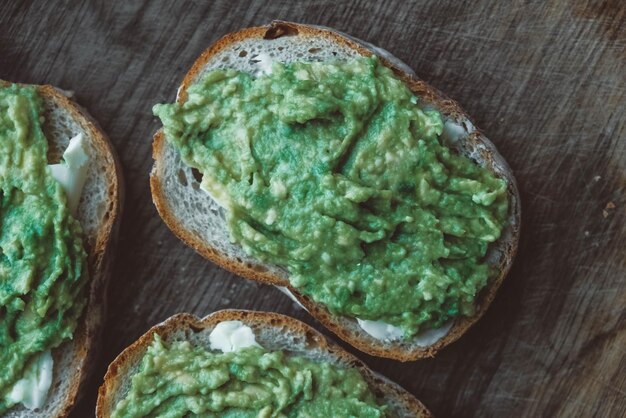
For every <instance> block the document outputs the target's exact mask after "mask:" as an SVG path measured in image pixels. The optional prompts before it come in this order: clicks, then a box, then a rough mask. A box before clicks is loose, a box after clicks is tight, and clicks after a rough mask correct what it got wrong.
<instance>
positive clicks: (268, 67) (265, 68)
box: [256, 53, 272, 74]
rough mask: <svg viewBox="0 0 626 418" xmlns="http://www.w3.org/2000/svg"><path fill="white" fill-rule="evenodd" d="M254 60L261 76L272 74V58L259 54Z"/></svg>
mask: <svg viewBox="0 0 626 418" xmlns="http://www.w3.org/2000/svg"><path fill="white" fill-rule="evenodd" d="M256 60H258V62H257V65H258V66H259V70H260V71H261V74H272V57H270V56H269V55H267V54H264V53H260V54H259V55H258V56H257V57H256Z"/></svg>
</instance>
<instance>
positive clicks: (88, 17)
mask: <svg viewBox="0 0 626 418" xmlns="http://www.w3.org/2000/svg"><path fill="white" fill-rule="evenodd" d="M470 3H472V4H470ZM276 18H279V19H284V20H294V21H299V22H304V23H316V24H323V25H328V26H332V27H335V28H337V29H340V30H343V31H345V32H348V33H350V34H352V35H355V36H357V37H359V38H362V39H364V40H368V41H371V42H373V43H375V44H378V45H380V46H382V47H384V48H386V49H388V50H390V51H391V52H393V53H394V54H396V55H397V56H398V57H400V58H401V59H403V60H404V61H406V62H407V63H408V64H409V65H410V66H411V67H413V68H414V69H415V70H416V71H417V73H418V74H419V75H420V76H421V77H422V78H424V79H426V80H428V81H429V82H430V83H431V84H433V85H434V86H436V87H438V88H439V89H441V90H443V91H444V92H446V93H447V94H448V95H449V96H451V97H453V98H455V99H457V100H458V101H459V102H460V103H461V104H462V106H464V107H465V109H466V110H467V111H468V112H469V114H470V115H472V116H473V117H474V119H475V121H476V123H477V125H478V126H480V127H481V128H482V129H483V130H484V131H485V132H486V133H487V135H488V136H489V137H490V138H491V139H492V140H493V142H494V143H495V144H496V145H497V147H498V148H499V150H500V151H501V153H502V154H503V155H504V157H505V158H506V159H507V160H508V161H509V163H510V165H511V166H512V168H513V170H514V171H515V174H516V176H517V180H518V182H519V186H520V190H521V194H522V199H523V201H522V202H523V227H522V240H521V244H520V249H519V254H518V257H517V260H516V262H515V265H514V267H513V271H512V273H511V274H510V275H509V277H508V278H507V279H506V280H505V282H504V285H503V287H502V288H501V290H500V293H499V295H498V297H497V298H496V300H495V303H494V304H493V305H492V307H491V308H490V309H489V311H488V312H487V314H486V316H485V317H484V318H483V319H482V320H481V321H480V322H479V323H478V324H477V325H476V326H475V327H474V328H473V329H472V330H471V331H470V332H468V333H467V334H466V335H465V336H464V337H463V338H462V339H461V340H460V341H458V342H457V343H455V344H453V345H452V346H450V347H448V348H446V349H445V350H443V351H442V352H441V353H440V354H439V355H438V356H437V357H436V358H434V359H429V360H423V361H420V362H416V363H411V364H401V363H397V362H394V361H390V360H382V359H375V358H372V357H368V356H366V355H363V354H359V353H357V354H359V355H360V357H361V358H363V359H364V360H365V361H366V362H367V363H368V364H369V365H371V366H372V367H373V368H374V369H376V370H377V371H379V372H381V373H383V374H385V375H386V376H388V377H390V378H391V379H393V380H395V381H397V382H398V383H400V384H401V385H403V386H404V387H405V388H407V389H408V390H410V391H411V392H412V393H414V394H415V395H417V396H418V397H419V398H420V399H422V400H423V401H424V403H425V404H426V405H428V406H429V407H430V408H431V409H432V411H433V412H434V413H435V414H436V415H437V416H438V417H452V416H454V417H469V416H480V417H484V416H487V417H488V416H527V417H535V416H546V417H551V416H580V417H583V416H584V417H588V416H598V417H609V416H611V417H623V416H626V329H625V325H626V321H625V317H626V315H625V307H626V283H625V281H626V222H625V217H626V196H625V191H626V190H625V189H626V3H624V2H622V1H621V0H614V1H607V2H587V1H563V0H547V1H544V0H539V1H508V0H507V1H496V0H479V1H475V2H467V4H464V2H460V1H456V0H448V1H432V2H427V1H419V2H413V3H410V2H406V1H403V0H386V1H380V2H379V1H355V2H341V1H337V0H330V1H328V0H317V1H310V2H301V3H296V2H293V1H288V0H285V1H280V2H272V3H269V2H264V1H257V2H247V1H232V0H224V1H215V2H202V1H176V2H170V1H154V0H151V1H148V0H143V1H120V2H112V1H104V0H102V1H69V2H62V1H38V2H35V1H7V0H3V1H0V78H2V79H6V80H12V81H20V82H26V83H49V84H54V85H56V86H59V87H62V88H64V89H68V90H73V91H75V92H76V97H77V100H78V101H79V102H80V103H81V104H82V105H83V106H85V107H86V108H87V109H88V110H89V111H90V112H91V114H92V115H93V116H94V117H95V118H96V119H98V120H99V121H100V124H101V125H102V126H103V128H104V129H105V130H106V131H107V132H108V134H109V135H110V137H111V139H112V141H113V143H114V144H115V147H116V148H117V152H118V153H119V155H120V157H121V160H122V164H123V168H124V175H125V179H126V180H125V181H126V191H127V193H126V206H125V209H124V216H123V222H122V227H121V236H120V241H119V248H118V251H117V263H116V266H115V268H114V274H113V277H112V280H111V284H110V288H109V315H108V320H107V322H106V327H105V329H104V339H103V344H102V356H101V360H100V362H99V363H98V364H96V365H95V373H94V378H93V381H92V383H91V385H90V386H88V387H86V388H85V392H84V394H83V395H84V396H83V400H82V401H81V402H80V404H79V405H78V407H77V408H76V410H75V413H74V414H73V416H74V417H85V416H91V415H92V414H93V408H94V401H95V395H96V389H97V387H98V385H99V384H100V382H101V379H102V376H103V374H104V370H105V367H106V365H107V364H108V363H109V362H110V361H111V360H112V359H113V358H114V357H115V356H116V355H117V354H118V353H119V352H120V351H121V350H122V349H123V348H124V347H125V346H127V345H128V344H129V343H131V342H132V341H133V340H135V339H136V338H137V337H138V336H139V335H141V334H142V333H143V332H145V331H146V330H147V329H148V328H149V327H150V326H151V325H153V324H155V323H157V322H159V321H161V320H163V319H165V318H167V317H168V316H170V315H172V314H174V313H177V312H182V311H186V312H192V313H195V314H197V315H205V314H208V313H210V312H212V311H215V310H217V309H222V308H227V307H229V308H248V309H260V310H272V311H277V312H281V313H286V314H290V315H293V316H295V317H297V318H300V319H302V320H304V321H306V322H308V323H310V324H313V325H314V326H315V327H317V328H318V329H319V328H320V326H319V324H317V323H316V322H315V321H313V320H312V319H311V318H310V317H309V316H308V315H307V314H306V313H305V312H303V311H301V310H299V309H298V308H297V307H296V306H294V304H293V303H292V302H291V301H290V300H289V299H287V298H286V297H285V296H283V295H282V294H280V293H279V292H278V291H277V290H275V289H273V288H271V287H264V286H260V285H257V284H255V283H251V282H249V281H246V280H244V279H241V278H238V277H235V276H233V275H232V274H229V273H226V272H225V271H223V270H221V269H220V268H218V267H216V266H214V265H212V264H211V263H210V262H207V261H205V260H204V259H202V258H201V257H200V256H198V255H197V254H195V253H194V252H193V251H192V250H190V249H189V248H186V247H185V246H184V245H183V244H182V243H181V242H179V241H178V240H177V239H176V238H175V237H174V236H173V235H172V234H171V233H170V232H169V230H168V229H167V228H166V227H165V225H164V224H163V222H161V219H160V218H159V217H158V215H157V213H156V210H155V208H154V206H153V204H152V202H151V199H150V190H149V186H148V174H149V172H150V168H151V166H152V158H151V137H152V134H153V132H154V131H155V130H156V129H157V128H158V126H159V124H158V123H157V121H156V120H155V118H153V117H152V115H151V110H150V109H151V106H152V105H153V104H154V103H157V102H162V101H166V100H168V101H171V100H172V99H173V98H174V94H175V91H176V88H177V85H178V83H179V82H180V81H181V79H182V77H183V74H184V73H185V72H186V71H187V69H188V67H189V66H190V65H191V64H192V62H193V61H194V60H195V58H196V57H197V56H198V55H199V54H200V53H201V52H202V51H203V50H204V48H206V47H207V46H208V45H209V44H211V43H212V42H213V41H215V40H216V39H218V38H219V37H220V36H222V35H224V34H226V33H227V32H230V31H233V30H236V29H239V28H242V27H246V26H251V25H258V24H264V23H267V22H269V21H270V20H272V19H276ZM352 351H353V352H356V350H352Z"/></svg>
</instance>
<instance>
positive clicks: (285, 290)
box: [274, 286, 309, 312]
mask: <svg viewBox="0 0 626 418" xmlns="http://www.w3.org/2000/svg"><path fill="white" fill-rule="evenodd" d="M274 287H275V288H276V289H278V290H280V291H281V292H282V293H284V294H285V295H287V296H288V297H289V299H291V300H293V301H294V302H296V303H297V304H298V306H300V307H301V308H302V309H304V310H305V311H307V312H308V311H309V310H308V309H307V308H305V307H304V305H302V304H301V303H300V301H299V300H298V299H296V297H295V296H294V295H293V293H291V291H290V290H289V289H288V288H287V287H285V286H274Z"/></svg>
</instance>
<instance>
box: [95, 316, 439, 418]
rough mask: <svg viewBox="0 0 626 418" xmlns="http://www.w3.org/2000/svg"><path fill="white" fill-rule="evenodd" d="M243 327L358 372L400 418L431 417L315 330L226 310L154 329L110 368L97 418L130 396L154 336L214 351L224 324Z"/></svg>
mask: <svg viewBox="0 0 626 418" xmlns="http://www.w3.org/2000/svg"><path fill="white" fill-rule="evenodd" d="M234 320H237V321H241V322H242V323H243V324H244V325H247V326H249V327H250V328H252V331H253V332H254V334H255V337H256V341H257V342H258V343H259V344H260V345H261V346H262V347H264V348H266V349H268V350H271V351H278V350H285V351H288V352H289V353H290V354H292V355H297V356H302V357H306V358H308V359H311V360H313V361H327V362H330V363H332V364H336V365H337V366H339V367H356V368H358V369H359V370H360V372H361V373H362V374H363V376H364V377H365V379H366V381H367V382H368V384H369V386H370V388H371V389H372V391H373V392H374V394H375V395H376V397H377V398H378V399H379V400H380V401H381V402H382V403H384V404H385V405H388V406H389V409H390V411H392V412H394V413H395V414H396V415H397V416H399V417H430V416H432V415H431V414H430V412H429V411H428V409H426V407H425V406H424V405H423V404H422V403H421V402H420V401H418V400H417V399H416V398H415V397H414V396H413V395H411V394H410V393H408V392H407V391H406V390H404V389H402V388H401V387H400V386H399V385H397V384H396V383H393V382H391V381H390V380H388V379H387V378H385V377H383V376H381V375H379V374H377V373H375V372H373V371H372V370H370V369H369V368H368V367H367V366H366V365H365V364H363V363H362V362H361V361H360V360H359V359H357V358H356V357H354V356H353V355H351V354H350V353H348V352H346V351H345V350H343V349H342V348H341V347H339V346H337V345H335V344H333V343H330V342H328V341H327V340H326V338H324V336H323V335H322V334H320V333H319V332H318V331H316V330H314V329H313V328H311V327H310V326H308V325H306V324H304V323H302V322H300V321H298V320H296V319H294V318H291V317H288V316H285V315H280V314H276V313H270V312H254V311H244V310H223V311H218V312H215V313H213V314H211V315H209V316H206V317H205V318H203V319H200V318H198V317H196V316H194V315H190V314H184V313H183V314H178V315H174V316H172V317H170V318H168V319H167V320H165V321H164V322H162V323H160V324H158V325H155V326H154V327H152V328H151V329H150V330H148V332H146V333H145V334H144V335H142V336H141V337H140V338H139V339H138V340H137V341H135V342H134V343H133V344H131V345H130V346H129V347H127V348H126V349H125V350H124V351H122V353H121V354H120V355H119V356H117V358H116V359H115V360H114V361H113V362H112V363H111V364H110V365H109V368H108V370H107V373H106V375H105V376H104V383H103V384H102V386H100V390H99V393H98V402H97V405H96V417H98V418H100V417H102V418H104V417H109V416H111V413H112V412H113V410H114V408H115V406H116V405H117V403H118V402H119V401H120V400H121V399H123V398H124V397H125V396H126V393H127V392H128V390H129V386H130V377H131V376H132V375H133V374H134V373H135V372H136V370H137V369H138V367H139V365H140V364H141V359H142V357H143V355H144V353H145V352H146V349H147V347H148V346H149V345H150V343H152V340H153V338H154V334H155V333H156V334H158V335H159V336H160V337H161V338H162V339H163V340H164V341H166V342H172V341H183V340H184V341H190V342H191V343H192V344H193V345H195V346H202V347H207V348H208V347H210V343H209V334H210V333H211V331H212V330H213V328H215V326H216V325H217V324H218V323H220V322H222V321H234Z"/></svg>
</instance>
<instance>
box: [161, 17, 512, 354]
mask: <svg viewBox="0 0 626 418" xmlns="http://www.w3.org/2000/svg"><path fill="white" fill-rule="evenodd" d="M278 36H300V37H322V38H325V39H328V40H331V41H332V42H334V43H336V44H337V45H341V46H343V47H346V46H347V47H348V48H350V49H352V50H354V51H356V52H357V53H358V54H361V55H363V56H371V55H372V53H373V52H372V48H375V47H373V46H371V45H369V44H366V43H365V42H362V41H359V40H356V39H353V38H349V37H347V36H345V35H343V34H340V33H338V32H335V31H333V30H330V29H326V28H321V27H314V26H309V25H302V24H296V23H290V22H282V21H274V22H272V23H271V24H269V25H267V26H262V27H253V28H247V29H243V30H241V31H239V32H235V33H231V34H228V35H226V36H224V37H223V38H221V39H220V40H218V41H217V42H216V43H215V44H213V45H211V46H210V47H209V48H208V49H207V50H206V51H204V52H203V53H202V55H200V57H199V58H198V59H197V61H196V62H195V63H194V65H193V66H192V67H191V69H190V70H189V72H188V73H187V74H186V75H185V78H184V79H183V82H182V83H181V86H180V88H179V91H178V97H177V100H178V101H179V102H181V103H183V102H184V101H185V100H186V97H187V96H186V91H187V89H188V88H189V86H190V85H191V84H192V83H193V82H194V81H195V80H196V78H197V77H198V76H199V74H201V72H202V70H203V69H204V68H205V67H206V66H207V64H208V63H209V62H210V61H211V59H212V58H213V57H214V56H215V55H216V54H218V53H219V52H220V51H222V50H224V49H226V48H228V47H229V45H231V44H232V43H234V42H240V41H242V40H246V39H267V38H268V37H278ZM375 53H376V54H377V55H379V57H380V59H381V62H382V63H383V64H384V65H386V66H387V67H389V68H391V69H392V70H393V72H394V73H395V74H396V76H397V77H399V78H400V79H402V80H403V81H404V82H405V83H406V84H407V85H408V86H409V87H410V89H411V90H412V91H413V92H414V93H415V94H416V95H417V96H418V97H420V100H421V101H422V102H423V103H427V104H430V105H432V106H433V107H435V108H437V109H438V110H439V111H440V112H441V113H442V114H443V115H444V118H445V119H446V120H452V121H456V122H458V123H459V124H461V125H462V126H464V127H465V128H466V130H467V137H466V138H465V141H464V143H462V144H458V145H456V146H457V147H459V151H460V152H462V153H466V154H470V153H471V154H472V157H473V158H474V159H475V160H476V161H479V162H480V164H481V165H482V166H484V167H485V168H487V169H489V170H490V171H492V172H493V173H494V174H495V175H496V176H498V177H502V178H505V179H506V180H507V183H508V191H507V192H508V197H509V225H508V227H507V228H506V229H505V230H504V231H503V233H502V236H501V238H500V239H499V240H498V241H497V242H496V243H495V244H493V245H492V246H491V249H490V254H488V258H489V259H490V262H492V263H493V264H494V265H496V266H497V268H498V271H499V273H498V275H497V277H495V278H493V279H491V281H490V283H489V285H488V286H487V288H486V289H484V290H483V291H482V292H481V293H480V294H479V295H478V298H477V309H476V313H475V315H473V316H471V317H462V318H458V319H457V320H456V321H455V322H454V324H453V326H452V328H451V329H450V331H449V332H448V333H447V334H446V335H445V336H444V337H443V338H441V339H440V340H439V341H437V342H436V343H434V344H432V345H430V346H427V347H421V346H419V345H416V344H415V343H412V342H411V340H409V341H404V340H402V341H393V342H383V341H380V340H377V339H375V338H373V337H372V336H370V335H369V334H367V333H366V332H365V331H363V330H362V329H360V328H359V327H358V325H356V321H355V320H354V319H351V318H347V317H344V316H337V315H332V314H331V313H330V312H329V311H328V310H327V309H326V308H325V307H324V306H322V305H320V304H318V303H315V302H314V301H313V300H311V299H310V298H308V297H306V296H304V295H301V294H300V293H299V292H298V291H297V290H296V289H295V288H293V287H291V285H290V284H289V281H288V280H287V279H286V278H285V277H282V276H280V275H279V274H276V272H275V271H272V270H268V269H267V268H265V267H264V266H263V265H262V264H260V263H259V264H251V263H246V262H243V261H241V260H238V259H235V258H232V257H229V255H228V254H224V253H223V252H220V251H219V250H217V249H216V248H213V247H211V246H210V245H208V244H207V243H206V242H205V241H203V240H202V239H201V238H200V237H199V236H198V235H197V234H196V233H194V232H193V231H190V230H188V229H187V228H185V227H184V225H183V223H182V222H181V221H180V220H179V219H177V218H176V216H174V215H173V213H172V209H171V204H172V202H170V201H169V200H168V196H167V194H166V193H165V192H164V182H165V181H167V179H166V178H164V174H163V173H164V168H165V167H164V164H165V163H164V158H163V155H164V152H165V147H166V146H167V144H166V141H165V137H164V134H163V131H162V130H159V131H158V132H157V133H156V134H155V136H154V142H153V158H154V160H155V164H154V166H153V169H152V173H151V175H150V185H151V190H152V198H153V201H154V204H155V205H156V208H157V210H158V212H159V214H160V215H161V217H162V218H163V220H164V221H165V223H166V224H167V226H168V227H169V228H170V229H171V230H172V231H173V232H174V234H175V235H176V236H178V237H179V238H180V239H181V240H182V241H184V242H185V243H186V244H187V245H189V246H190V247H192V248H194V249H195V250H196V251H197V252H198V253H200V254H201V255H202V256H204V257H205V258H207V259H209V260H211V261H213V262H214V263H216V264H218V265H219V266H221V267H223V268H225V269H227V270H229V271H231V272H233V273H235V274H238V275H240V276H243V277H245V278H248V279H252V280H256V281H259V282H263V283H267V284H273V285H278V286H284V287H287V288H288V289H289V290H290V292H291V293H292V294H293V295H294V296H295V297H296V298H297V300H298V301H299V302H300V303H301V304H302V305H303V306H304V307H305V308H306V309H307V310H308V311H309V312H310V313H311V315H313V316H314V317H315V318H316V319H318V320H319V321H320V322H321V323H322V324H323V325H324V326H326V327H327V328H329V329H330V330H331V331H333V332H334V333H335V334H337V335H338V336H339V337H340V338H342V339H343V340H344V341H346V342H348V343H350V344H351V345H353V346H354V347H356V348H358V349H359V350H361V351H363V352H365V353H368V354H370V355H374V356H379V357H387V358H392V359H396V360H400V361H412V360H417V359H421V358H426V357H432V356H434V354H435V353H436V352H437V351H438V350H440V349H442V348H443V347H445V346H447V345H448V344H450V343H452V342H453V341H456V340H457V339H458V338H459V337H460V336H461V335H463V334H464V333H465V332H466V331H467V330H468V329H469V328H470V327H471V326H472V325H473V324H474V323H476V321H478V319H479V318H480V317H482V315H483V314H484V313H485V311H486V310H487V308H488V307H489V305H490V304H491V302H492V301H493V299H494V297H495V294H496V292H497V290H498V288H499V287H500V285H501V283H502V281H503V280H504V277H505V276H506V274H507V273H508V271H509V270H510V268H511V265H512V263H513V259H514V257H515V253H516V251H517V245H518V240H519V231H520V221H521V206H520V198H519V192H518V190H517V185H516V182H515V178H514V177H513V173H512V171H511V169H510V168H509V166H508V165H507V163H506V162H505V160H504V159H503V158H502V157H501V156H500V154H498V152H497V150H496V148H495V146H494V145H493V143H491V141H489V139H487V138H486V137H485V136H484V134H483V133H482V132H481V131H480V130H479V129H477V128H475V127H474V126H475V125H474V124H473V123H472V122H471V119H470V118H469V116H468V115H467V114H466V113H465V112H464V111H463V109H461V107H460V106H459V105H458V103H456V102H455V101H453V100H450V99H448V98H447V97H446V96H444V95H443V94H442V93H441V92H439V91H438V90H436V89H435V88H433V87H432V86H430V85H428V84H427V83H426V82H424V81H423V80H421V79H419V78H418V77H417V76H416V75H415V74H414V73H412V72H411V73H409V72H408V71H407V66H406V65H405V64H403V63H402V62H401V61H399V60H397V59H396V58H395V57H393V56H391V55H390V54H388V53H387V52H386V51H384V50H380V49H376V51H375ZM468 126H471V129H468V128H467V127H468ZM462 142H463V141H462ZM207 199H209V197H208V196H207Z"/></svg>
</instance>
